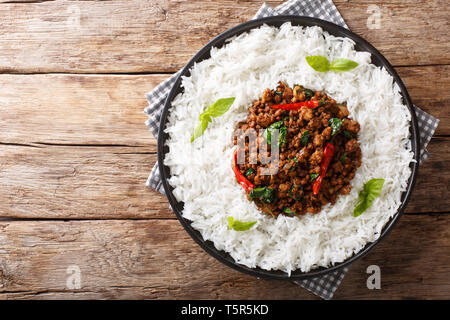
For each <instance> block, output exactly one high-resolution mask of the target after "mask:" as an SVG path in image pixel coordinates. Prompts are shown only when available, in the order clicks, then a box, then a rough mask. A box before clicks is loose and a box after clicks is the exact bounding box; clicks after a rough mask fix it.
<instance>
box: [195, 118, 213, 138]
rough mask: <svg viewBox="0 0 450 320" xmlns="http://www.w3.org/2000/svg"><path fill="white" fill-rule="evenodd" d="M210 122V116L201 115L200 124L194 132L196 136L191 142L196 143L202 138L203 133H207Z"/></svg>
mask: <svg viewBox="0 0 450 320" xmlns="http://www.w3.org/2000/svg"><path fill="white" fill-rule="evenodd" d="M210 122H211V117H210V116H209V115H207V114H201V115H200V122H199V123H198V125H197V127H196V128H195V130H194V134H193V135H192V137H191V142H194V140H195V139H197V138H198V137H200V136H201V135H202V134H203V132H205V130H206V128H207V127H208V124H209V123H210Z"/></svg>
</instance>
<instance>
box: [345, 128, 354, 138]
mask: <svg viewBox="0 0 450 320" xmlns="http://www.w3.org/2000/svg"><path fill="white" fill-rule="evenodd" d="M343 134H344V137H345V138H346V139H348V140H350V139H353V136H352V134H351V133H350V131H347V130H344V132H343Z"/></svg>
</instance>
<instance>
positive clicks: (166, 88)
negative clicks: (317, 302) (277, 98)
mask: <svg viewBox="0 0 450 320" xmlns="http://www.w3.org/2000/svg"><path fill="white" fill-rule="evenodd" d="M276 15H299V16H309V17H315V18H319V19H322V20H327V21H330V22H333V23H335V24H337V25H340V26H342V27H344V28H347V29H348V27H347V25H346V24H345V22H344V20H343V19H342V16H341V15H340V13H339V11H338V10H337V8H336V7H335V5H334V3H333V2H332V1H331V0H316V1H308V0H290V1H287V2H285V3H283V4H281V5H279V6H278V7H276V8H272V7H270V6H268V5H267V4H263V6H262V7H261V8H260V9H259V11H258V12H257V13H256V15H255V17H254V19H256V18H264V17H269V16H276ZM180 72H181V70H180V71H178V72H177V73H175V74H174V75H172V76H171V77H170V78H169V79H167V80H166V81H164V82H162V83H161V84H159V85H158V86H157V87H156V88H155V89H153V90H152V91H150V92H149V93H147V94H146V98H147V101H148V103H149V106H148V107H147V108H145V110H144V112H145V113H146V114H147V115H148V120H147V122H146V125H147V126H148V128H149V129H150V131H151V132H152V133H153V136H154V137H155V138H156V139H157V138H158V129H159V123H160V118H161V112H162V110H163V107H164V102H165V100H166V97H167V95H168V94H169V92H170V89H171V88H172V86H173V84H174V83H175V80H176V79H177V77H178V75H179V73H180ZM414 108H415V112H416V115H417V120H418V123H419V132H420V160H421V162H422V161H425V160H426V159H427V158H428V152H427V150H426V146H427V145H428V143H429V142H430V139H431V137H432V136H433V134H434V131H435V130H436V128H437V126H438V123H439V120H438V119H436V118H434V117H432V116H431V115H429V114H428V113H426V112H424V111H422V110H421V109H419V108H418V107H416V106H414ZM147 186H149V187H150V188H152V189H154V190H157V191H159V192H161V193H162V194H164V188H163V186H162V181H161V177H160V175H159V168H158V163H156V164H155V166H154V167H153V169H152V171H151V173H150V176H149V178H148V180H147ZM347 271H348V268H342V269H339V270H337V271H334V272H330V273H327V274H325V275H323V276H320V277H316V278H311V279H307V280H302V281H295V283H296V284H299V285H300V286H302V287H304V288H305V289H307V290H309V291H311V292H312V293H314V294H316V295H319V296H320V297H322V298H323V299H327V300H328V299H331V298H332V297H333V294H334V292H335V291H336V289H337V288H338V286H339V284H340V283H341V281H342V279H343V278H344V276H345V274H346V273H347Z"/></svg>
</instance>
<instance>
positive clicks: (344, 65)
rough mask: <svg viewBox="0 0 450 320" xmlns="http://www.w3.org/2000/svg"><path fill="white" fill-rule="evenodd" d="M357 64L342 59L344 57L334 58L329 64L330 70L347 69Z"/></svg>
mask: <svg viewBox="0 0 450 320" xmlns="http://www.w3.org/2000/svg"><path fill="white" fill-rule="evenodd" d="M357 66H358V63H357V62H355V61H352V60H348V59H344V58H338V59H335V60H334V61H333V62H332V63H331V65H330V70H333V71H349V70H352V69H354V68H356V67H357Z"/></svg>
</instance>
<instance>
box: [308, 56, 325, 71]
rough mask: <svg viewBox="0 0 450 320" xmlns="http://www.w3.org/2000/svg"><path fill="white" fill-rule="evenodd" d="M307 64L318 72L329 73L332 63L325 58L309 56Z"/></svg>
mask: <svg viewBox="0 0 450 320" xmlns="http://www.w3.org/2000/svg"><path fill="white" fill-rule="evenodd" d="M306 62H308V64H309V65H310V66H311V68H313V69H314V70H316V71H319V72H327V71H328V70H330V63H329V62H328V59H327V58H325V57H323V56H307V57H306Z"/></svg>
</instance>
